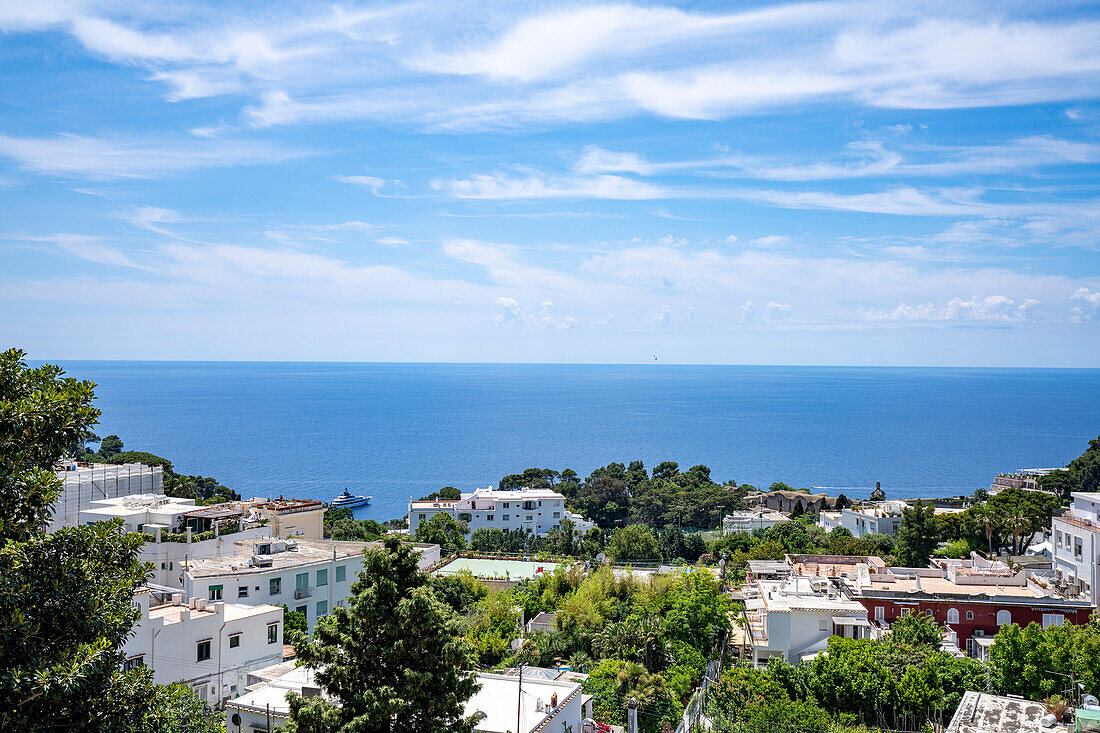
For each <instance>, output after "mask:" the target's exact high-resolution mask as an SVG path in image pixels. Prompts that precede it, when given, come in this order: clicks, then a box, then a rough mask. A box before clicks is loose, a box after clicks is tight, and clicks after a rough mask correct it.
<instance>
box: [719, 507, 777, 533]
mask: <svg viewBox="0 0 1100 733" xmlns="http://www.w3.org/2000/svg"><path fill="white" fill-rule="evenodd" d="M789 519H790V517H788V516H787V515H786V514H781V513H779V512H773V511H771V510H768V509H757V510H755V511H753V510H745V511H738V512H729V513H728V514H726V516H724V517H722V534H734V533H736V532H752V531H753V530H754V529H767V528H768V527H774V526H775V525H777V524H782V523H783V522H786V521H788V520H789Z"/></svg>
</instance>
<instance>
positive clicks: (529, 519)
mask: <svg viewBox="0 0 1100 733" xmlns="http://www.w3.org/2000/svg"><path fill="white" fill-rule="evenodd" d="M533 519H534V517H533V516H531V515H530V514H528V515H527V521H528V522H530V521H531V520H533Z"/></svg>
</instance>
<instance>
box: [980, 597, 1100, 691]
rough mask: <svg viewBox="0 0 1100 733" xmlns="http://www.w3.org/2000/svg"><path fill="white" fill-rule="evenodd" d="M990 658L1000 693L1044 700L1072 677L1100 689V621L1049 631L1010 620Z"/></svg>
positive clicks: (998, 638) (1087, 687)
mask: <svg viewBox="0 0 1100 733" xmlns="http://www.w3.org/2000/svg"><path fill="white" fill-rule="evenodd" d="M989 658H990V662H991V664H992V668H993V669H992V675H993V685H994V688H995V689H996V690H997V691H998V692H1000V693H1001V694H1005V695H1022V696H1024V697H1026V698H1027V699H1029V700H1043V699H1045V698H1047V697H1049V696H1050V695H1053V694H1060V693H1062V692H1063V691H1064V690H1065V689H1066V688H1067V687H1069V677H1070V676H1071V675H1072V677H1073V678H1074V679H1076V680H1077V682H1080V683H1081V684H1082V685H1083V686H1084V689H1085V690H1095V689H1100V619H1098V618H1097V617H1096V616H1095V615H1094V616H1093V617H1092V618H1091V619H1089V622H1088V623H1087V624H1085V625H1083V626H1074V625H1071V624H1066V625H1065V626H1049V627H1047V628H1045V629H1044V628H1042V627H1041V626H1039V624H1036V623H1031V624H1029V625H1028V626H1026V627H1024V628H1021V627H1020V626H1018V625H1016V624H1007V625H1005V626H1002V627H1001V629H1000V631H998V632H997V636H996V637H994V640H993V648H992V649H990V652H989ZM1071 694H1072V695H1074V696H1076V694H1077V693H1076V691H1074V692H1072V693H1071Z"/></svg>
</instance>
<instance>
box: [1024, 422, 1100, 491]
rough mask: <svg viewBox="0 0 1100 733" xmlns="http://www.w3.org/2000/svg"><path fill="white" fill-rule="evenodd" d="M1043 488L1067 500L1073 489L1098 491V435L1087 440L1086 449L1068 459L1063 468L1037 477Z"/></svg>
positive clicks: (1099, 471) (1099, 457) (1099, 453)
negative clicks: (1093, 438)
mask: <svg viewBox="0 0 1100 733" xmlns="http://www.w3.org/2000/svg"><path fill="white" fill-rule="evenodd" d="M1039 483H1040V484H1042V486H1043V488H1044V489H1048V490H1050V491H1055V492H1057V493H1058V495H1059V496H1060V497H1061V498H1062V500H1063V501H1069V498H1070V496H1069V495H1070V494H1071V493H1073V492H1074V491H1100V436H1098V437H1097V438H1096V439H1095V440H1090V441H1089V447H1088V449H1087V450H1086V451H1085V452H1084V453H1082V454H1081V455H1080V456H1078V457H1077V458H1075V459H1073V460H1072V461H1070V463H1069V465H1068V466H1066V468H1065V470H1061V471H1052V472H1050V473H1049V474H1047V475H1046V476H1043V477H1042V478H1040V479H1039Z"/></svg>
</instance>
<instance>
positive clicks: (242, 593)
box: [237, 585, 248, 598]
mask: <svg viewBox="0 0 1100 733" xmlns="http://www.w3.org/2000/svg"><path fill="white" fill-rule="evenodd" d="M237 598H248V586H247V585H239V586H237Z"/></svg>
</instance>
